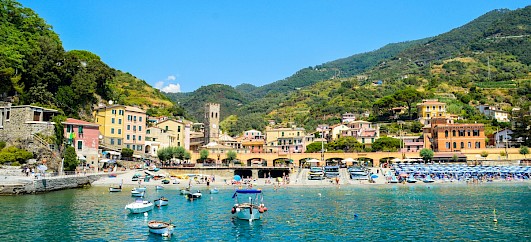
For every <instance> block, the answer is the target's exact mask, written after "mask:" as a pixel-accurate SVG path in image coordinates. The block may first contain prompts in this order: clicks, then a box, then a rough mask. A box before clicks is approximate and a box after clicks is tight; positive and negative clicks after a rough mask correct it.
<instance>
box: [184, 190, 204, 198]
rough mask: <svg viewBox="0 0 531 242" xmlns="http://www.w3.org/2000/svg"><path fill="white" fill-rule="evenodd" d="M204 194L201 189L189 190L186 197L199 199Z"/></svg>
mask: <svg viewBox="0 0 531 242" xmlns="http://www.w3.org/2000/svg"><path fill="white" fill-rule="evenodd" d="M202 196H203V194H201V191H199V190H197V191H196V192H188V194H186V197H187V198H188V199H190V200H192V199H198V198H201V197H202Z"/></svg>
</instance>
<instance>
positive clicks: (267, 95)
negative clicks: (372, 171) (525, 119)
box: [175, 7, 531, 134]
mask: <svg viewBox="0 0 531 242" xmlns="http://www.w3.org/2000/svg"><path fill="white" fill-rule="evenodd" d="M530 11H531V7H526V8H522V9H517V10H514V11H511V10H506V9H503V10H494V11H491V12H488V13H486V14H484V15H483V16H480V17H478V18H477V19H475V20H473V21H471V22H469V23H467V24H465V25H463V26H461V27H459V28H456V29H453V30H451V31H449V32H447V33H443V34H440V35H438V36H435V37H431V38H426V39H421V40H416V41H409V42H404V43H397V44H389V45H387V46H384V47H383V48H381V49H379V50H376V51H372V52H367V53H362V54H357V55H353V56H351V57H348V58H344V59H340V60H336V61H331V62H328V63H324V64H321V65H317V66H315V67H308V68H304V69H302V70H300V71H298V72H297V73H295V74H294V75H292V76H290V77H288V78H286V79H284V80H280V81H277V82H274V83H271V84H268V85H265V86H262V87H255V86H252V85H249V84H245V85H240V86H238V87H237V88H235V89H234V90H231V92H232V91H236V92H240V94H241V95H242V97H243V98H242V99H240V102H238V105H237V106H232V107H228V108H227V109H222V112H224V111H225V112H227V113H228V114H234V115H235V116H231V117H230V119H231V120H230V124H231V125H229V127H228V128H227V131H229V132H230V133H231V134H236V133H238V132H239V131H242V130H245V129H248V128H257V127H258V128H260V127H263V126H264V124H265V121H266V120H268V119H273V120H276V121H277V122H281V123H287V122H288V121H289V122H291V123H294V124H297V125H299V126H305V127H306V128H309V129H313V128H314V127H315V125H316V124H317V123H321V122H326V123H329V124H333V123H337V122H338V120H339V116H340V114H341V113H343V112H354V113H362V112H366V111H371V112H372V113H373V115H374V116H373V117H371V119H375V120H388V117H389V115H390V114H389V113H388V112H387V111H386V110H387V109H388V108H390V106H392V105H395V106H401V105H403V106H406V102H405V100H404V98H405V97H407V96H408V95H405V94H406V93H404V90H410V91H411V90H413V91H414V95H416V96H415V100H413V101H418V99H420V98H429V97H438V95H441V93H442V95H443V96H444V97H449V96H450V97H452V96H454V97H457V99H452V100H447V101H448V103H449V104H451V106H450V110H452V112H453V113H456V114H458V115H464V116H465V117H467V118H473V117H474V118H475V119H476V120H478V119H481V118H482V117H481V116H479V115H478V114H477V113H475V112H474V108H473V107H472V105H477V104H479V103H486V104H499V105H501V106H502V107H503V108H504V109H507V110H509V109H510V108H511V107H514V106H523V104H522V103H525V102H527V99H526V98H519V95H524V96H526V95H527V94H525V92H526V90H529V89H528V88H527V85H528V82H529V79H531V78H530V76H529V75H530V74H529V73H530V67H529V65H530V55H531V54H530V53H531V52H530V51H529V50H530V49H531V45H530V43H531V37H530V35H531V33H530V32H531V29H530V26H531V19H530V18H531V13H530ZM516 87H524V88H520V89H521V90H520V93H517V91H516ZM204 88H206V89H210V92H215V89H216V87H215V86H207V87H204ZM228 89H230V88H228V87H226V89H225V90H224V92H226V91H228ZM522 90H523V91H522ZM522 92H523V93H522ZM196 94H197V93H194V92H193V93H189V94H184V96H196ZM248 94H251V96H249V95H248ZM181 95H183V94H181ZM214 96H215V97H216V98H215V100H217V101H218V102H221V103H223V102H225V101H224V99H223V97H224V96H223V95H221V96H220V95H217V96H216V95H214ZM175 100H184V99H179V98H177V99H175ZM188 100H193V99H192V98H189V99H188ZM409 101H410V100H408V103H409ZM409 104H410V105H411V103H409ZM184 106H185V107H186V106H188V102H187V101H185V105H184ZM413 111H414V110H413ZM414 115H415V114H411V115H410V114H408V117H409V118H411V117H413V116H414ZM225 117H226V116H225ZM251 117H252V118H251ZM323 117H325V118H324V120H323Z"/></svg>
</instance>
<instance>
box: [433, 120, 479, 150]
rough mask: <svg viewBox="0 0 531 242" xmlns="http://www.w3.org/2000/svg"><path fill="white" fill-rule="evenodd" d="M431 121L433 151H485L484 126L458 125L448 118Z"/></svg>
mask: <svg viewBox="0 0 531 242" xmlns="http://www.w3.org/2000/svg"><path fill="white" fill-rule="evenodd" d="M431 121H432V122H431V127H430V128H429V132H430V137H429V140H430V141H431V148H432V149H433V151H436V152H455V151H460V150H462V149H485V125H484V124H456V123H453V121H451V120H449V119H446V118H432V119H431ZM425 131H427V130H426V129H425Z"/></svg>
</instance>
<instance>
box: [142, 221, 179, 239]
mask: <svg viewBox="0 0 531 242" xmlns="http://www.w3.org/2000/svg"><path fill="white" fill-rule="evenodd" d="M148 227H149V232H150V233H154V234H160V235H164V236H169V235H170V234H172V233H173V228H174V226H173V224H171V222H169V223H168V222H162V221H155V220H152V221H149V222H148Z"/></svg>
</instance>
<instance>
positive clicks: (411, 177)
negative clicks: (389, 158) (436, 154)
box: [406, 174, 417, 183]
mask: <svg viewBox="0 0 531 242" xmlns="http://www.w3.org/2000/svg"><path fill="white" fill-rule="evenodd" d="M406 182H407V183H415V182H417V179H415V176H413V174H411V175H409V177H408V178H407V180H406Z"/></svg>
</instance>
